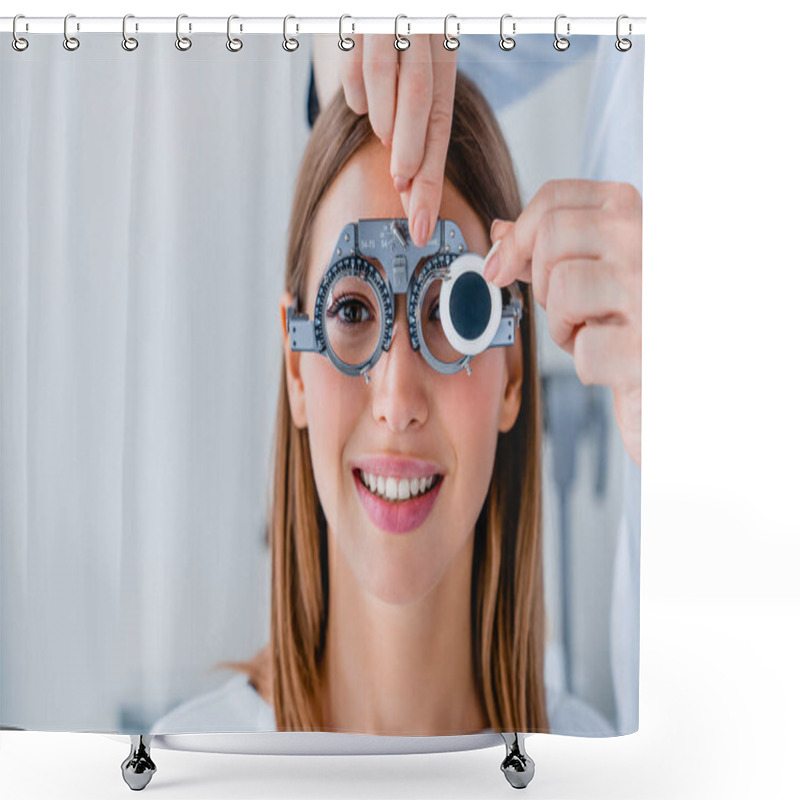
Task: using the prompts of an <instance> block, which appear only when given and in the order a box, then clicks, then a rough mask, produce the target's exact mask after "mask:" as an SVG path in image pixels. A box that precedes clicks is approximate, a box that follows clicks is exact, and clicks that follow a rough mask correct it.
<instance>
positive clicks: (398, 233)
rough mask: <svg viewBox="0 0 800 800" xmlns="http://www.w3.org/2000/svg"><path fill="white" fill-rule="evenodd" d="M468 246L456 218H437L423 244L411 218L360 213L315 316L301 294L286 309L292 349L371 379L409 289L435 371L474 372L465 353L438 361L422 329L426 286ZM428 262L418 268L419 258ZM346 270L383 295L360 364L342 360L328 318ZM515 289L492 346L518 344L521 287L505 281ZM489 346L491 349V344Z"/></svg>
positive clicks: (415, 327) (336, 253)
mask: <svg viewBox="0 0 800 800" xmlns="http://www.w3.org/2000/svg"><path fill="white" fill-rule="evenodd" d="M468 252H470V251H469V250H468V248H467V245H466V242H465V241H464V237H463V235H462V234H461V231H460V230H459V227H458V225H457V224H456V223H455V222H453V221H452V220H446V219H439V220H437V221H436V226H435V227H434V231H433V234H432V236H431V238H430V239H429V240H428V242H427V243H426V244H425V245H424V246H423V247H417V246H416V245H415V244H414V243H413V242H412V240H411V235H410V233H409V228H408V220H407V219H401V218H394V219H361V220H359V221H358V222H357V223H354V222H351V223H348V224H347V225H345V226H344V228H343V229H342V231H341V233H340V234H339V239H338V241H337V242H336V247H335V248H334V250H333V255H332V256H331V259H330V262H329V263H328V267H327V269H326V270H325V273H324V275H323V277H322V280H321V281H320V285H319V289H318V290H317V296H316V301H315V302H314V317H313V319H309V316H308V314H304V313H301V312H299V310H298V298H297V295H295V296H294V299H293V303H292V305H291V306H290V307H289V309H288V311H287V314H286V332H287V334H289V337H290V346H291V349H292V350H294V351H307V352H318V353H320V354H322V355H325V356H327V357H328V359H329V360H330V361H331V363H333V365H334V366H335V367H336V368H337V369H338V370H340V371H341V372H343V373H344V374H345V375H351V376H354V377H357V376H358V375H364V377H365V379H366V382H367V383H369V370H371V369H372V367H374V366H375V364H376V363H377V362H378V359H379V358H380V357H381V354H382V353H383V352H388V350H389V347H390V345H391V341H392V332H393V329H394V316H395V300H394V296H395V294H401V293H404V294H405V295H406V312H407V317H408V330H409V333H410V338H411V346H412V348H413V349H414V350H417V351H420V352H421V353H422V356H423V358H424V359H425V361H427V362H428V364H429V365H430V366H431V367H433V369H435V370H436V371H437V372H439V373H441V374H443V375H450V374H454V373H456V372H459V371H460V370H462V369H464V370H466V371H467V374H468V375H471V374H472V370H471V368H470V366H469V362H470V361H471V360H472V358H473V356H472V355H462V357H461V358H460V359H458V360H457V361H453V362H444V361H440V360H439V359H437V358H436V356H434V355H433V353H432V352H431V351H430V350H429V348H428V346H427V345H426V343H425V339H424V337H423V336H422V334H421V322H420V314H421V306H422V303H421V298H423V297H424V296H425V292H426V291H427V289H428V286H429V285H430V284H431V283H432V282H433V281H434V280H437V279H441V280H446V279H447V278H449V276H450V270H449V265H450V264H451V263H452V262H453V261H454V260H455V259H456V258H458V257H459V256H460V255H463V254H465V253H468ZM368 259H373V260H376V261H378V263H379V264H380V265H381V266H382V267H383V269H384V271H385V272H386V278H384V277H383V275H381V273H380V271H379V270H378V269H377V267H375V265H374V264H372V263H370V261H369V260H368ZM423 260H425V262H426V263H425V264H423V265H422V266H421V267H420V270H419V273H418V274H415V273H416V270H417V266H418V265H419V263H420V262H421V261H423ZM343 274H346V275H353V276H356V277H358V278H360V279H361V280H364V281H366V282H367V283H368V284H369V285H370V286H371V287H372V289H373V290H374V292H375V295H376V297H377V298H378V299H379V304H380V312H381V321H380V323H381V335H380V338H379V340H378V343H377V345H376V346H375V350H374V351H373V353H372V355H371V356H370V357H369V358H368V359H366V360H365V361H363V362H361V363H360V364H348V363H346V362H344V361H342V360H341V359H340V358H339V357H338V356H337V355H336V353H335V352H334V350H333V348H332V347H331V345H330V342H329V340H328V335H327V329H326V326H325V324H324V317H325V311H326V306H327V297H328V293H329V290H330V288H331V287H332V285H333V284H334V283H335V282H336V281H337V280H338V279H339V278H341V277H342V275H343ZM506 288H507V289H508V290H509V293H510V294H511V295H512V297H511V300H510V301H509V303H508V304H507V305H504V306H503V309H502V312H501V317H500V324H499V326H498V328H497V332H496V334H495V336H494V338H493V339H492V341H491V342H490V344H489V345H488V347H504V346H510V345H513V344H514V339H515V328H516V327H519V325H520V321H521V319H522V292H521V291H520V288H519V286H518V284H517V282H516V281H514V282H513V283H512V284H510V285H509V286H507V287H506ZM488 347H487V349H488Z"/></svg>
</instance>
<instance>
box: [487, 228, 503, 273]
mask: <svg viewBox="0 0 800 800" xmlns="http://www.w3.org/2000/svg"><path fill="white" fill-rule="evenodd" d="M502 241H503V240H502V239H498V240H497V241H496V242H495V243H494V244H493V245H492V249H491V250H490V251H489V252H488V253H487V254H486V259H485V260H484V262H483V277H484V280H487V281H491V282H492V283H494V279H495V278H496V277H497V274H498V273H499V272H500V266H501V261H502V259H501V258H500V255H499V254H498V252H497V251H498V249H499V248H500V243H501V242H502Z"/></svg>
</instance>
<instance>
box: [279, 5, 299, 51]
mask: <svg viewBox="0 0 800 800" xmlns="http://www.w3.org/2000/svg"><path fill="white" fill-rule="evenodd" d="M290 19H297V17H293V16H292V15H291V14H287V15H286V16H285V17H284V18H283V42H282V44H283V49H284V50H285V51H286V52H287V53H293V52H294V51H295V50H297V48H298V47H300V42H298V41H297V39H294V38H292V37H290V36H288V35H287V34H286V23H287V22H288V21H289V20H290ZM295 29H296V30H300V28H299V26H297V25H296V26H295Z"/></svg>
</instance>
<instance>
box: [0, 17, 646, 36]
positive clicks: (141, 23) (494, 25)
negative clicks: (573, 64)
mask: <svg viewBox="0 0 800 800" xmlns="http://www.w3.org/2000/svg"><path fill="white" fill-rule="evenodd" d="M504 16H505V20H504V23H503V27H504V30H505V33H506V34H507V35H509V36H519V35H523V34H526V33H549V34H552V33H553V28H554V25H553V22H554V17H514V16H512V15H504ZM559 17H560V20H559V23H558V24H559V30H560V31H562V33H567V25H569V30H568V34H569V35H570V36H580V35H602V34H606V35H610V36H614V35H615V33H616V32H617V18H616V17H570V16H567V15H563V14H561V15H559ZM500 19H501V15H498V16H496V17H459V16H457V15H450V17H449V20H448V29H449V31H450V33H451V34H456V35H462V36H463V35H464V34H470V33H487V34H488V33H491V34H496V35H498V36H499V35H500ZM13 21H14V18H13V17H0V31H2V32H6V33H11V31H12V27H13ZM398 21H399V22H398ZM398 24H399V32H400V33H401V34H403V35H405V36H409V35H411V36H413V35H414V34H415V33H429V34H443V33H444V24H445V18H444V17H407V16H404V15H400V17H398V18H395V17H356V16H347V19H346V20H345V21H344V23H343V32H344V34H345V35H349V34H352V33H386V34H395V33H396V30H395V26H396V25H398ZM644 28H645V17H626V18H625V19H624V23H623V25H622V31H621V32H622V35H624V36H630V35H636V34H643V33H644ZM181 29H182V30H183V31H184V32H187V33H189V34H197V33H222V34H224V33H226V32H227V30H228V18H227V17H193V16H190V15H186V16H185V17H184V19H183V20H182V21H181ZM232 29H233V30H234V31H235V32H236V34H259V33H272V34H283V33H284V32H285V30H284V17H236V18H235V20H234V22H233V28H232ZM69 30H70V33H121V32H122V17H81V16H77V15H75V16H71V17H70V20H69ZM127 30H128V33H129V34H131V33H134V32H136V33H173V34H174V33H175V17H136V16H130V17H129V18H128V21H127ZM63 32H64V17H28V16H21V17H20V18H19V19H18V20H17V33H18V34H27V33H30V34H36V33H63ZM289 33H290V34H292V35H298V34H299V35H302V34H304V33H331V34H338V33H340V20H339V17H300V16H292V17H291V21H290V24H289Z"/></svg>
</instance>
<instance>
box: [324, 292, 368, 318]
mask: <svg viewBox="0 0 800 800" xmlns="http://www.w3.org/2000/svg"><path fill="white" fill-rule="evenodd" d="M328 316H329V317H336V318H337V319H338V320H339V321H341V322H343V323H344V324H345V325H358V324H359V323H361V322H367V321H368V320H369V319H370V316H369V310H368V309H367V307H366V306H365V305H364V304H363V303H362V302H361V301H360V300H356V299H355V298H342V299H341V300H338V301H337V302H336V303H335V304H334V306H333V308H331V309H330V310H329V311H328Z"/></svg>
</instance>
